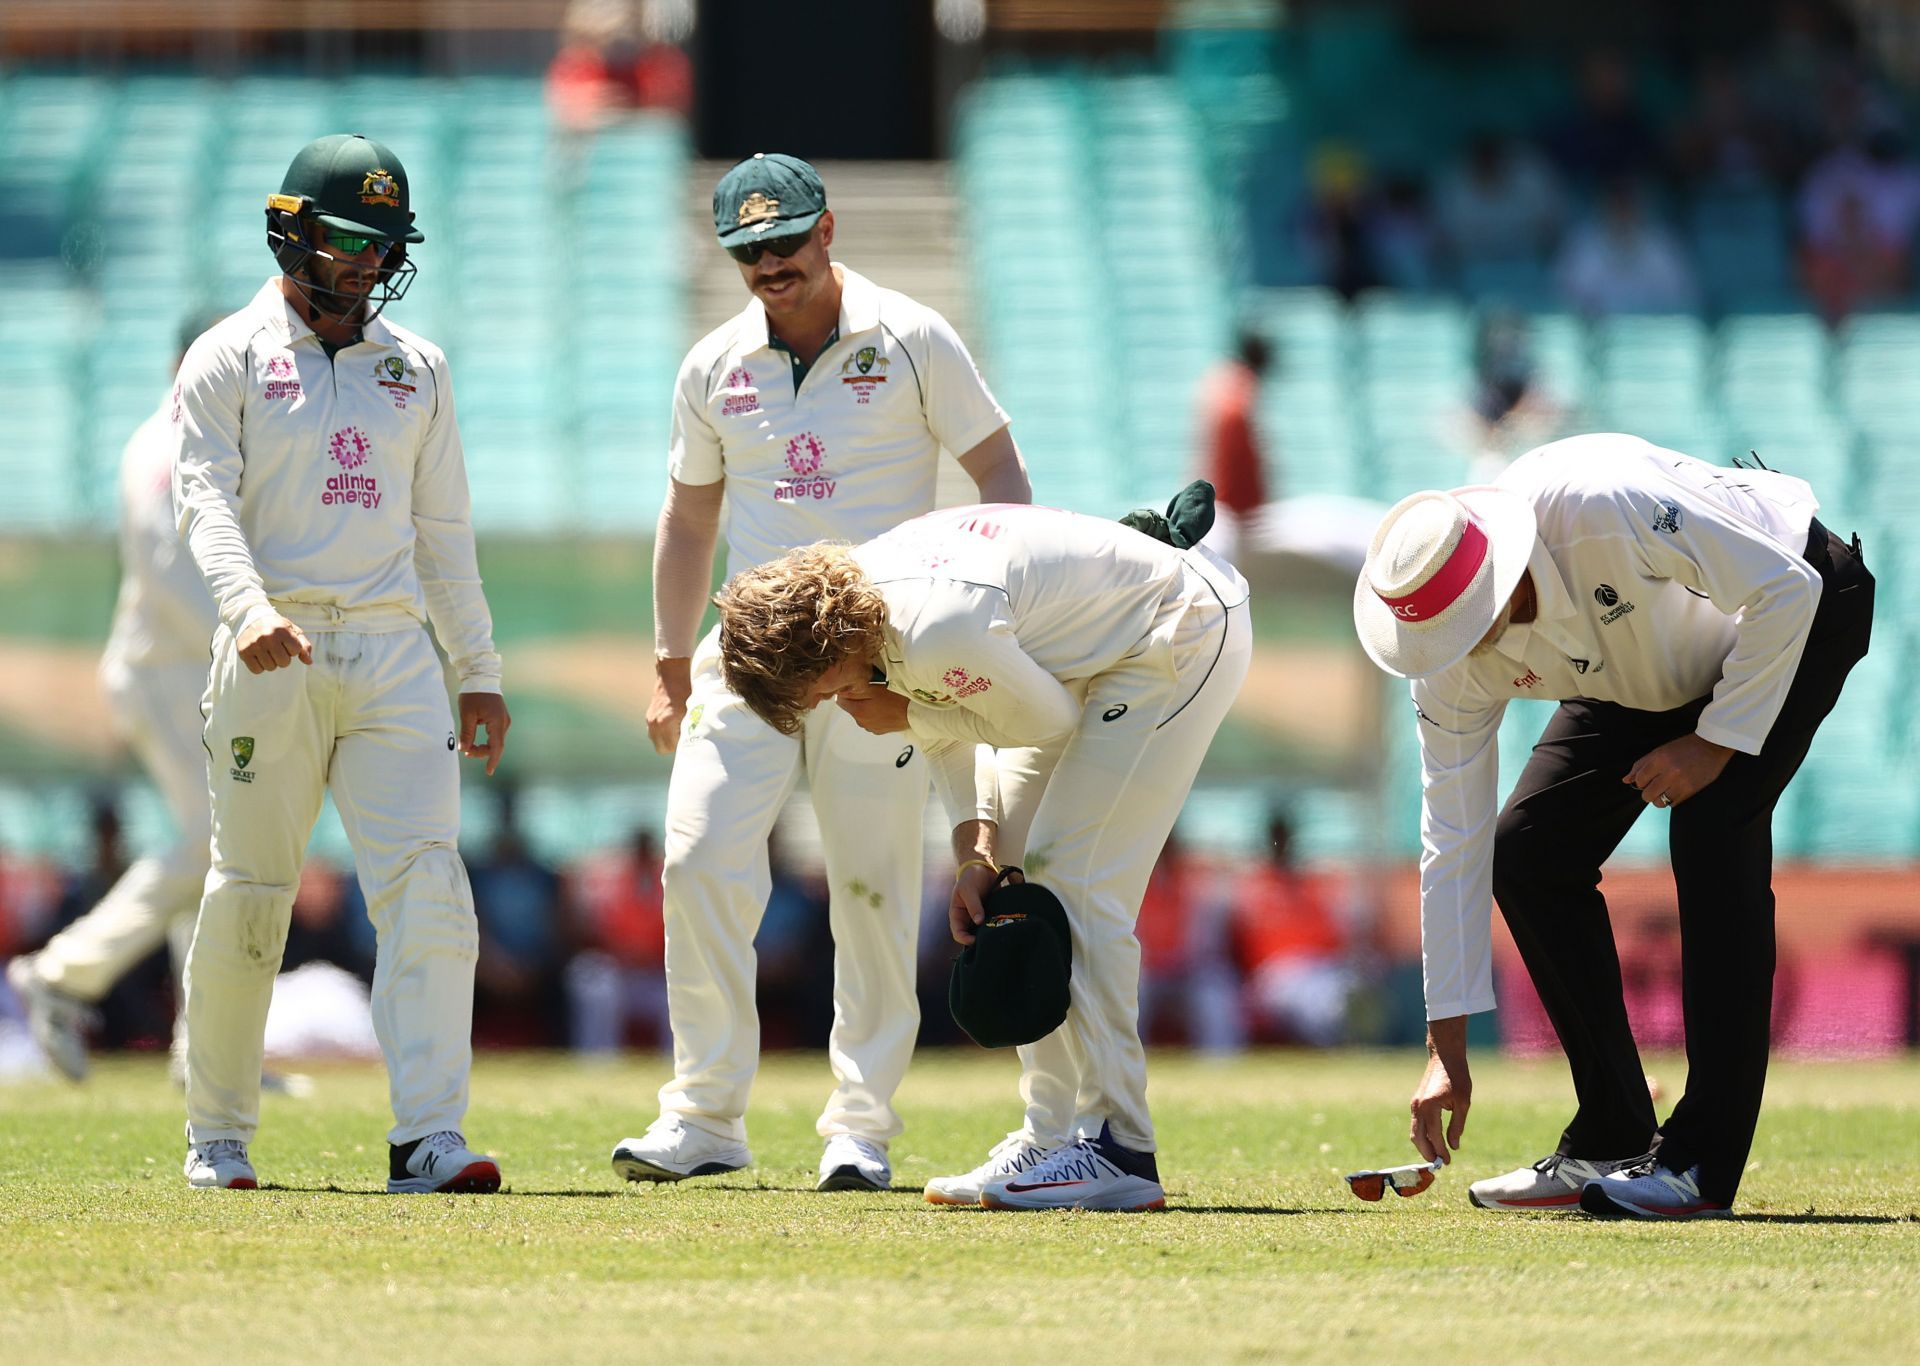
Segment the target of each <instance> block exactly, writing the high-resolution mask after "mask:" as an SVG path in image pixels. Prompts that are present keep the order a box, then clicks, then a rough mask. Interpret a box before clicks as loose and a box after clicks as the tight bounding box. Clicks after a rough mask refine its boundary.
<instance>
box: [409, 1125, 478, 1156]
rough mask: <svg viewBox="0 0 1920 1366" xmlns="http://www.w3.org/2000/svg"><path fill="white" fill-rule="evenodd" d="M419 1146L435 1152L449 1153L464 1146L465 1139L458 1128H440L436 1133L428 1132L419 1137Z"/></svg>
mask: <svg viewBox="0 0 1920 1366" xmlns="http://www.w3.org/2000/svg"><path fill="white" fill-rule="evenodd" d="M420 1146H421V1147H423V1148H429V1149H431V1150H433V1151H434V1152H436V1153H450V1152H456V1151H458V1150H459V1149H461V1148H464V1147H466V1146H467V1140H466V1137H465V1136H464V1135H463V1134H461V1132H460V1131H459V1130H458V1129H442V1130H441V1131H440V1132H439V1133H437V1134H428V1135H427V1136H426V1137H425V1138H423V1139H421V1140H420Z"/></svg>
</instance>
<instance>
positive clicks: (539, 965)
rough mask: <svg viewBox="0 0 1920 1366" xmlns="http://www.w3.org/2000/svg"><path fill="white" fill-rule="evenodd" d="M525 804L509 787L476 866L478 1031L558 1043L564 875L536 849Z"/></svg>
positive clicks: (516, 1040)
mask: <svg viewBox="0 0 1920 1366" xmlns="http://www.w3.org/2000/svg"><path fill="white" fill-rule="evenodd" d="M517 812H518V802H517V801H516V800H515V798H514V795H513V793H512V792H511V791H510V790H509V791H506V792H503V793H502V795H501V802H500V824H499V827H498V829H497V830H496V831H495V834H494V839H493V846H492V848H491V849H489V850H488V851H487V854H486V855H485V857H484V858H482V859H480V860H479V861H477V862H474V863H472V864H470V865H469V873H468V875H469V877H470V879H471V880H472V883H473V903H474V912H475V914H476V915H477V917H478V918H479V921H480V962H479V966H478V967H477V969H476V970H475V974H474V982H475V995H474V1034H475V1039H476V1041H478V1040H479V1039H480V1038H481V1037H482V1036H483V1035H484V1036H486V1037H487V1038H488V1039H489V1041H490V1042H494V1043H498V1044H508V1045H515V1044H517V1045H544V1044H551V1043H556V1042H558V1032H559V1031H558V1030H557V1029H556V1027H555V1024H556V1022H557V1021H558V1019H559V1018H560V1014H561V1001H560V964H561V960H562V957H563V955H564V950H565V947H566V946H565V944H564V942H563V937H562V928H563V925H564V923H565V922H564V913H563V907H562V902H561V897H560V878H559V875H558V874H556V873H555V872H554V871H553V870H552V869H551V868H548V867H547V866H546V865H544V864H542V863H540V862H539V861H538V860H536V859H535V858H534V857H533V855H532V854H531V853H530V852H528V850H527V846H526V841H525V840H524V839H523V838H522V837H521V834H520V830H519V826H518V821H517Z"/></svg>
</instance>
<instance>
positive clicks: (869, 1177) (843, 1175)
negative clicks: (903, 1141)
mask: <svg viewBox="0 0 1920 1366" xmlns="http://www.w3.org/2000/svg"><path fill="white" fill-rule="evenodd" d="M817 1189H820V1190H823V1191H885V1190H892V1189H893V1164H892V1163H890V1162H888V1161H887V1150H886V1149H885V1148H883V1147H882V1146H880V1144H878V1143H875V1142H874V1141H873V1140H871V1139H866V1138H857V1137H855V1136H854V1135H852V1134H835V1135H834V1136H833V1137H832V1138H830V1139H828V1140H827V1150H826V1151H825V1152H823V1153H821V1154H820V1184H819V1186H818V1188H817Z"/></svg>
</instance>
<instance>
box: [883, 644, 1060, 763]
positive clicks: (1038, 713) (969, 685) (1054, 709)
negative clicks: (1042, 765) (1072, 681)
mask: <svg viewBox="0 0 1920 1366" xmlns="http://www.w3.org/2000/svg"><path fill="white" fill-rule="evenodd" d="M963 627H971V628H973V629H962V628H963ZM915 645H916V646H917V648H916V650H915V657H916V661H917V668H916V672H918V673H923V674H924V673H927V672H933V673H936V674H939V675H940V676H941V677H942V678H943V680H944V681H945V683H946V686H947V688H948V690H949V691H951V692H954V693H956V694H964V695H961V696H958V697H956V701H955V705H953V706H945V707H937V706H931V705H929V704H927V703H925V702H919V701H914V702H909V703H908V704H907V726H908V728H909V729H911V730H912V731H914V732H915V733H916V734H920V735H924V736H927V737H928V738H929V739H935V740H962V741H969V742H972V743H974V744H984V745H993V746H995V747H1000V746H1012V745H1044V744H1047V743H1048V742H1050V741H1053V740H1057V739H1059V738H1060V737H1061V736H1063V735H1065V734H1067V733H1068V732H1069V731H1071V730H1072V729H1073V728H1074V726H1075V725H1076V724H1077V723H1078V722H1079V719H1080V707H1079V704H1078V703H1076V702H1075V701H1074V699H1073V695H1072V694H1071V693H1070V692H1068V691H1067V689H1066V688H1064V687H1062V686H1061V684H1060V680H1058V679H1057V678H1055V677H1054V676H1053V675H1052V674H1050V673H1048V672H1047V671H1046V670H1045V669H1043V668H1041V667H1040V666H1039V665H1038V664H1036V663H1034V661H1033V660H1032V658H1030V657H1029V656H1028V655H1027V653H1026V651H1024V650H1022V649H1021V648H1020V642H1019V640H1018V639H1016V638H1015V637H1014V634H1013V623H1012V622H1010V621H1008V620H1007V619H1006V617H1005V616H1004V614H998V613H996V614H995V615H994V617H993V620H992V621H991V623H990V624H989V625H988V626H987V629H986V630H985V631H979V630H978V629H977V626H976V625H975V619H974V618H973V617H970V616H969V617H967V618H956V619H955V620H954V621H952V622H948V623H943V624H942V625H940V626H939V627H937V628H935V630H933V631H932V632H929V633H928V634H927V635H926V636H925V637H923V638H922V639H920V640H919V641H917V642H915Z"/></svg>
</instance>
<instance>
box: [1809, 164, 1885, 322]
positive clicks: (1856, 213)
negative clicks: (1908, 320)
mask: <svg viewBox="0 0 1920 1366" xmlns="http://www.w3.org/2000/svg"><path fill="white" fill-rule="evenodd" d="M1800 268H1801V277H1802V279H1803V281H1804V283H1805V285H1806V289H1807V293H1808V294H1809V295H1811V296H1812V298H1813V301H1814V304H1815V305H1816V306H1817V307H1818V308H1819V310H1820V313H1821V316H1823V317H1824V318H1825V319H1826V320H1827V321H1828V322H1829V323H1838V322H1839V321H1840V320H1841V319H1843V318H1845V317H1846V316H1847V315H1848V314H1849V313H1852V312H1853V311H1855V310H1856V309H1860V308H1869V307H1872V306H1874V305H1876V304H1892V303H1896V302H1898V301H1899V300H1901V299H1902V298H1903V297H1904V296H1905V294H1906V292H1907V289H1908V287H1909V285H1910V284H1911V283H1912V274H1913V261H1912V251H1911V249H1910V247H1909V245H1908V239H1906V238H1889V237H1887V236H1886V235H1885V234H1883V233H1882V232H1881V231H1880V229H1879V228H1878V227H1877V226H1876V225H1875V223H1874V221H1873V219H1872V217H1871V215H1870V214H1869V213H1868V210H1867V205H1866V201H1865V200H1863V199H1862V198H1861V197H1860V196H1859V195H1858V194H1855V193H1851V192H1849V193H1847V194H1845V195H1844V196H1842V198H1841V200H1840V203H1839V206H1838V213H1837V217H1836V218H1835V220H1834V222H1833V223H1832V224H1831V225H1829V227H1828V230H1827V231H1826V233H1824V234H1823V235H1822V236H1821V237H1820V238H1818V239H1812V238H1809V239H1808V241H1807V243H1806V245H1805V247H1803V248H1802V250H1801V257H1800Z"/></svg>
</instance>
